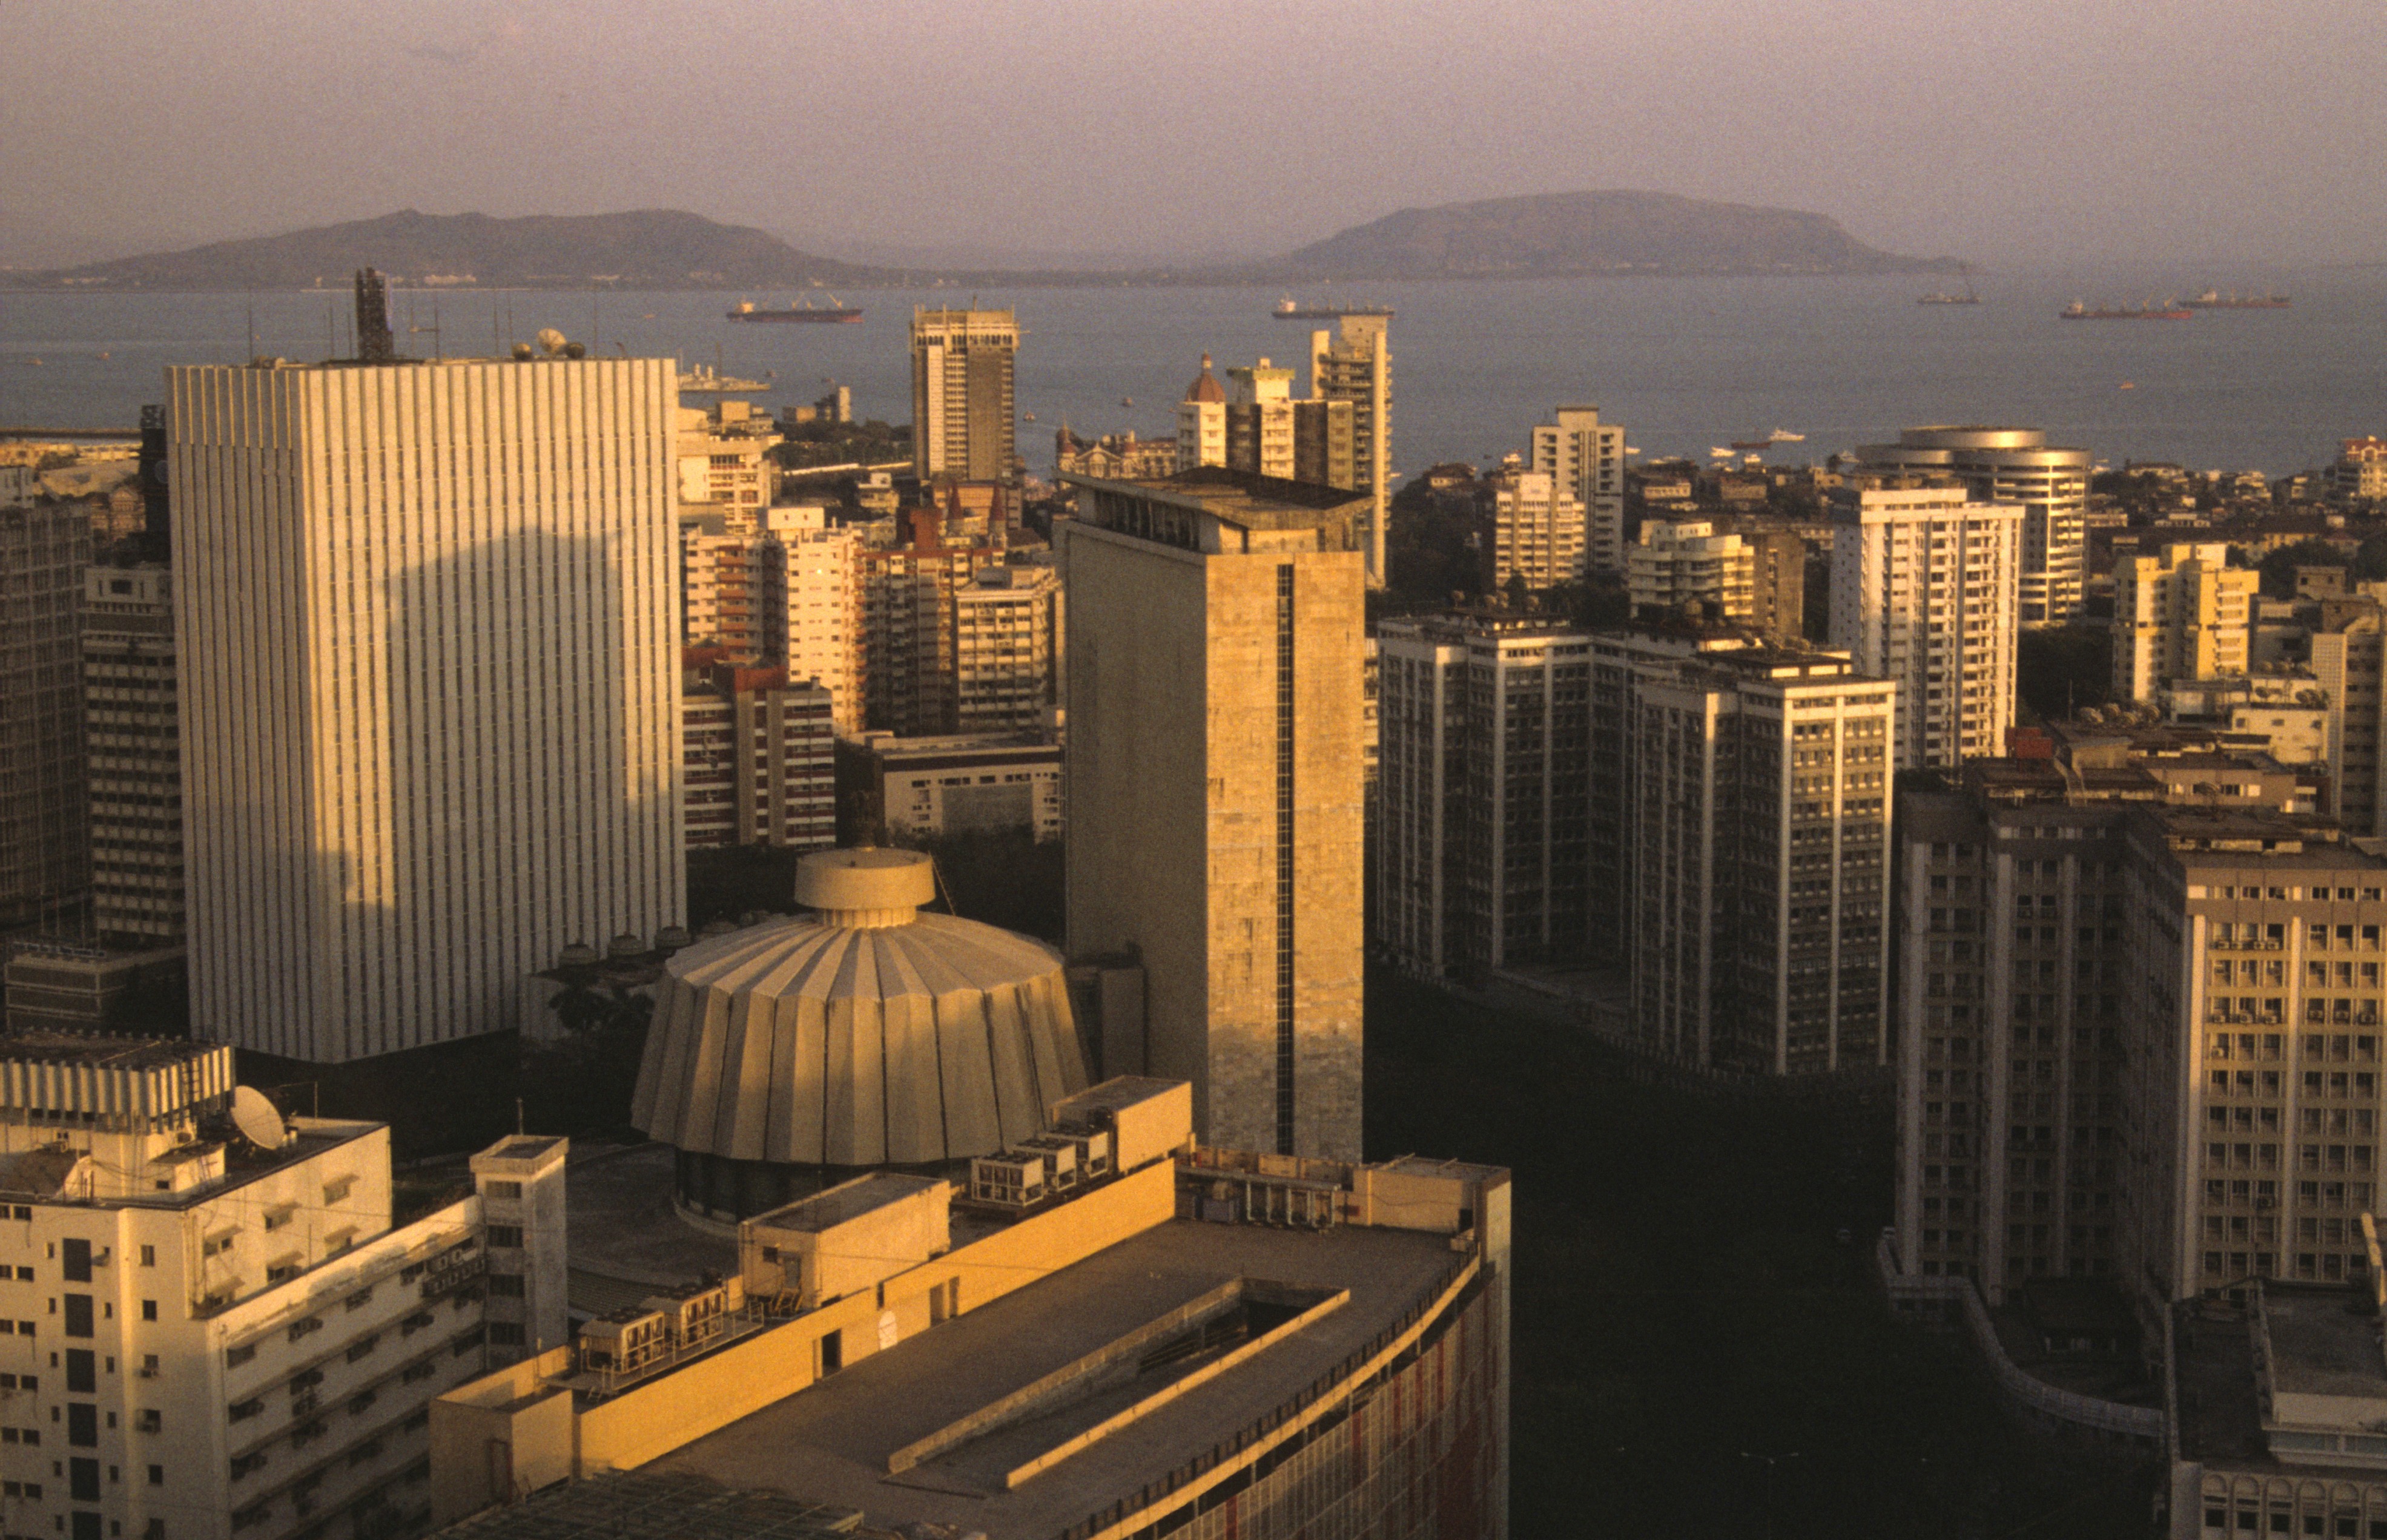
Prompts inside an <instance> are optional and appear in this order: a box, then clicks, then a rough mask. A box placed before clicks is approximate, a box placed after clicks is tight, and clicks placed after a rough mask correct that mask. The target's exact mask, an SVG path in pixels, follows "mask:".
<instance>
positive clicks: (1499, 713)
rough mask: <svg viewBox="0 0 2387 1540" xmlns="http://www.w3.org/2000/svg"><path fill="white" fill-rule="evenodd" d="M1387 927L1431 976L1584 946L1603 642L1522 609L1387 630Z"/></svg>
mask: <svg viewBox="0 0 2387 1540" xmlns="http://www.w3.org/2000/svg"><path fill="white" fill-rule="evenodd" d="M1376 645H1377V650H1378V660H1377V692H1378V693H1377V707H1378V723H1379V726H1380V728H1381V730H1382V733H1383V744H1382V747H1381V750H1380V751H1379V753H1378V756H1377V788H1376V830H1377V842H1376V936H1375V939H1376V940H1377V941H1378V942H1379V944H1381V945H1383V946H1384V947H1385V948H1387V949H1389V950H1390V951H1391V952H1392V953H1393V954H1394V956H1395V957H1396V959H1397V960H1398V961H1399V963H1400V965H1401V966H1403V967H1405V968H1407V969H1408V970H1409V971H1411V972H1413V973H1417V974H1419V975H1421V976H1423V977H1426V978H1457V979H1459V980H1462V981H1468V982H1478V983H1480V982H1481V981H1482V979H1483V978H1484V975H1486V974H1488V973H1489V972H1490V971H1491V970H1493V969H1495V968H1503V967H1509V966H1513V965H1516V964H1521V963H1546V962H1558V961H1566V960H1571V959H1574V958H1577V957H1580V956H1581V955H1582V954H1583V952H1584V949H1585V944H1586V942H1587V941H1588V939H1589V929H1588V928H1589V921H1590V915H1589V909H1588V907H1587V895H1586V892H1585V890H1586V887H1587V885H1588V883H1589V881H1590V876H1591V864H1590V853H1589V850H1588V847H1587V845H1586V843H1585V841H1586V839H1587V838H1588V828H1587V823H1588V817H1589V814H1590V801H1591V797H1590V784H1589V779H1588V776H1587V773H1586V762H1587V760H1588V758H1589V755H1590V753H1591V739H1590V708H1589V698H1590V697H1589V688H1588V687H1589V675H1590V666H1589V661H1588V660H1589V653H1590V638H1588V637H1585V636H1584V635H1583V634H1582V633H1581V632H1579V631H1577V630H1575V629H1574V628H1573V627H1572V626H1571V625H1567V624H1565V623H1564V622H1561V621H1557V620H1553V619H1550V618H1548V617H1546V616H1540V615H1532V614H1522V613H1517V612H1508V611H1468V612H1457V613H1451V614H1445V615H1434V616H1426V617H1417V618H1408V619H1401V620H1387V621H1384V622H1383V623H1382V624H1381V625H1379V626H1378V627H1377V632H1376Z"/></svg>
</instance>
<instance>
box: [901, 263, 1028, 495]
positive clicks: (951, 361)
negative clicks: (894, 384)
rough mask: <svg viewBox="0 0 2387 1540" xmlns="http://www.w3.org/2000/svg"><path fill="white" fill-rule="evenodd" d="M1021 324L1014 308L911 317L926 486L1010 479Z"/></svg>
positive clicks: (915, 430)
mask: <svg viewBox="0 0 2387 1540" xmlns="http://www.w3.org/2000/svg"><path fill="white" fill-rule="evenodd" d="M1018 351H1019V319H1018V317H1017V315H1015V314H1014V313H1013V312H1011V311H1009V310H954V309H943V308H939V309H928V308H927V307H926V306H918V307H915V308H914V309H913V311H912V472H913V473H914V474H915V475H916V476H918V477H919V478H920V479H921V480H922V481H927V480H928V479H930V478H932V477H937V476H952V477H955V478H957V479H959V480H962V481H1010V480H1012V479H1014V477H1015V475H1016V461H1017V456H1016V454H1015V453H1014V450H1013V435H1014V431H1015V430H1014V422H1015V419H1014V415H1013V414H1014V412H1015V411H1016V410H1017V408H1016V406H1015V405H1014V400H1015V397H1014V386H1013V380H1012V368H1013V360H1014V358H1015V356H1016V355H1017V353H1018Z"/></svg>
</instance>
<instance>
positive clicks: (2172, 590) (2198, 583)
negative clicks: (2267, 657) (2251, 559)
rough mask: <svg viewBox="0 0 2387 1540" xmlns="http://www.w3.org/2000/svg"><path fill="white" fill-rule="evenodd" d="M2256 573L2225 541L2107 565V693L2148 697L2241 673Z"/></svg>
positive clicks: (2248, 638)
mask: <svg viewBox="0 0 2387 1540" xmlns="http://www.w3.org/2000/svg"><path fill="white" fill-rule="evenodd" d="M2261 576H2262V574H2259V573H2257V572H2255V571H2254V569H2253V568H2251V567H2232V566H2230V564H2229V547H2228V546H2226V545H2219V544H2214V545H2187V544H2173V545H2167V546H2166V547H2164V548H2163V553H2162V554H2161V555H2159V556H2131V557H2125V558H2123V559H2121V560H2119V561H2116V562H2115V563H2114V694H2115V697H2116V698H2117V699H2119V700H2123V701H2152V700H2153V699H2154V698H2155V693H2156V691H2158V690H2160V689H2161V688H2163V687H2165V686H2166V685H2169V684H2171V683H2173V682H2175V681H2187V680H2195V679H2218V678H2222V677H2224V676H2226V675H2240V674H2244V673H2245V672H2246V664H2247V661H2248V659H2249V657H2250V656H2251V652H2252V647H2251V638H2252V637H2253V631H2254V598H2255V592H2256V588H2257V587H2258V586H2259V584H2260V582H2261Z"/></svg>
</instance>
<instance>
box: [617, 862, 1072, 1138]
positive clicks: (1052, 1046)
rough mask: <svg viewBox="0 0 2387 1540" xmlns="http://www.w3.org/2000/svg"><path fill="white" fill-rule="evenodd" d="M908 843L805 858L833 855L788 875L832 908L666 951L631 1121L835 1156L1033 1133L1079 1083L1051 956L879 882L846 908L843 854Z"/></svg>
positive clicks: (657, 1131)
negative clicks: (885, 893)
mask: <svg viewBox="0 0 2387 1540" xmlns="http://www.w3.org/2000/svg"><path fill="white" fill-rule="evenodd" d="M910 853H911V852H828V853H827V854H826V855H823V856H820V857H807V858H806V862H807V864H808V865H810V864H814V863H818V864H819V866H820V867H821V868H828V867H830V865H831V864H833V863H838V862H840V861H842V862H844V863H845V864H846V866H847V867H848V868H849V869H843V870H827V869H815V870H808V871H806V872H805V874H804V877H803V878H801V879H800V881H808V882H809V885H810V886H811V888H812V890H813V891H814V893H815V894H817V895H818V897H819V899H820V901H821V902H824V903H832V904H837V905H838V907H836V908H825V909H824V910H822V911H821V912H820V913H818V914H815V915H804V916H802V917H799V918H795V919H776V920H769V921H765V922H764V923H763V924H761V925H758V926H754V927H751V928H748V929H744V930H739V931H737V932H735V933H734V934H731V935H727V936H722V937H718V938H716V939H714V940H701V941H699V942H698V943H697V944H696V945H694V946H691V947H688V948H687V949H686V950H685V951H682V952H680V953H677V954H676V955H675V956H674V957H673V958H672V959H671V961H670V963H669V965H668V966H667V968H666V977H665V978H664V979H663V987H662V990H661V991H660V995H661V998H660V999H659V1000H658V1002H657V1004H656V1010H655V1016H654V1024H653V1027H652V1029H650V1032H649V1033H648V1037H647V1051H646V1059H645V1062H644V1064H643V1065H641V1067H640V1068H639V1071H638V1094H637V1097H636V1099H635V1100H634V1102H633V1103H632V1107H631V1117H632V1120H633V1121H634V1122H636V1123H637V1124H638V1127H639V1128H640V1129H642V1130H645V1131H646V1132H647V1134H648V1135H649V1136H650V1138H654V1139H659V1140H662V1141H663V1142H666V1143H669V1144H673V1145H676V1146H677V1147H678V1148H680V1149H682V1150H687V1151H694V1152H700V1153H703V1154H709V1155H720V1156H724V1157H726V1158H730V1159H735V1160H761V1161H771V1162H777V1163H783V1164H791V1165H821V1166H838V1167H853V1166H878V1165H926V1164H933V1163H937V1162H941V1161H949V1160H961V1159H966V1158H967V1157H969V1156H971V1155H987V1154H991V1153H992V1152H993V1151H995V1150H998V1149H1000V1148H1002V1147H1003V1146H1004V1145H1005V1144H1006V1143H1010V1142H1014V1141H1017V1140H1020V1139H1025V1138H1028V1137H1029V1136H1031V1135H1033V1134H1036V1133H1038V1132H1040V1131H1042V1129H1043V1127H1044V1111H1045V1108H1046V1106H1047V1105H1049V1104H1051V1103H1053V1102H1055V1101H1057V1100H1059V1099H1060V1098H1061V1097H1063V1096H1067V1095H1070V1094H1073V1093H1075V1092H1079V1091H1082V1090H1084V1089H1085V1086H1086V1071H1085V1064H1084V1060H1083V1058H1082V1056H1081V1054H1080V1051H1079V1047H1078V1037H1077V1031H1076V1029H1075V1027H1074V1025H1073V1024H1072V1022H1071V1020H1070V1015H1069V1000H1068V992H1067V988H1066V986H1065V984H1064V982H1063V980H1062V977H1061V958H1060V955H1059V954H1058V953H1055V952H1054V951H1052V950H1051V949H1050V948H1047V947H1045V946H1043V945H1042V944H1041V943H1039V942H1036V941H1033V940H1029V939H1028V938H1027V937H1024V936H1018V935H1015V934H1013V933H1012V932H1010V931H1007V930H1002V929H998V928H995V927H993V926H991V925H980V924H979V923H978V922H976V921H974V920H965V919H959V918H956V917H954V916H953V915H921V914H916V913H912V912H910V911H909V908H908V904H898V905H896V906H893V907H891V908H890V907H884V906H882V902H883V901H882V900H881V899H880V898H879V897H878V896H877V895H876V893H873V894H866V895H865V897H866V898H867V899H868V902H867V903H853V906H852V907H851V908H848V907H846V906H845V905H846V903H848V902H850V901H852V899H853V898H854V892H853V890H852V888H851V886H850V885H851V883H852V881H854V880H856V879H858V878H859V877H861V876H862V874H860V873H857V872H855V871H853V870H852V869H850V868H851V866H852V865H853V864H854V858H856V857H861V858H863V859H864V860H865V861H866V862H868V863H869V864H870V865H878V866H881V867H884V866H886V865H890V863H888V862H887V860H886V858H887V857H892V856H898V855H909V854H910ZM916 859H918V860H919V861H921V862H922V863H923V864H924V865H925V860H926V858H925V857H919V858H916ZM871 875H873V876H877V875H878V874H871ZM909 875H910V874H908V873H900V872H897V871H891V870H890V871H886V872H885V873H884V876H885V877H886V878H888V879H895V880H897V881H898V882H899V884H900V882H901V880H902V879H903V878H904V877H909ZM923 876H925V874H923ZM883 886H884V885H883V883H882V884H881V888H882V889H883ZM800 891H801V890H800ZM898 896H901V895H898Z"/></svg>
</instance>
